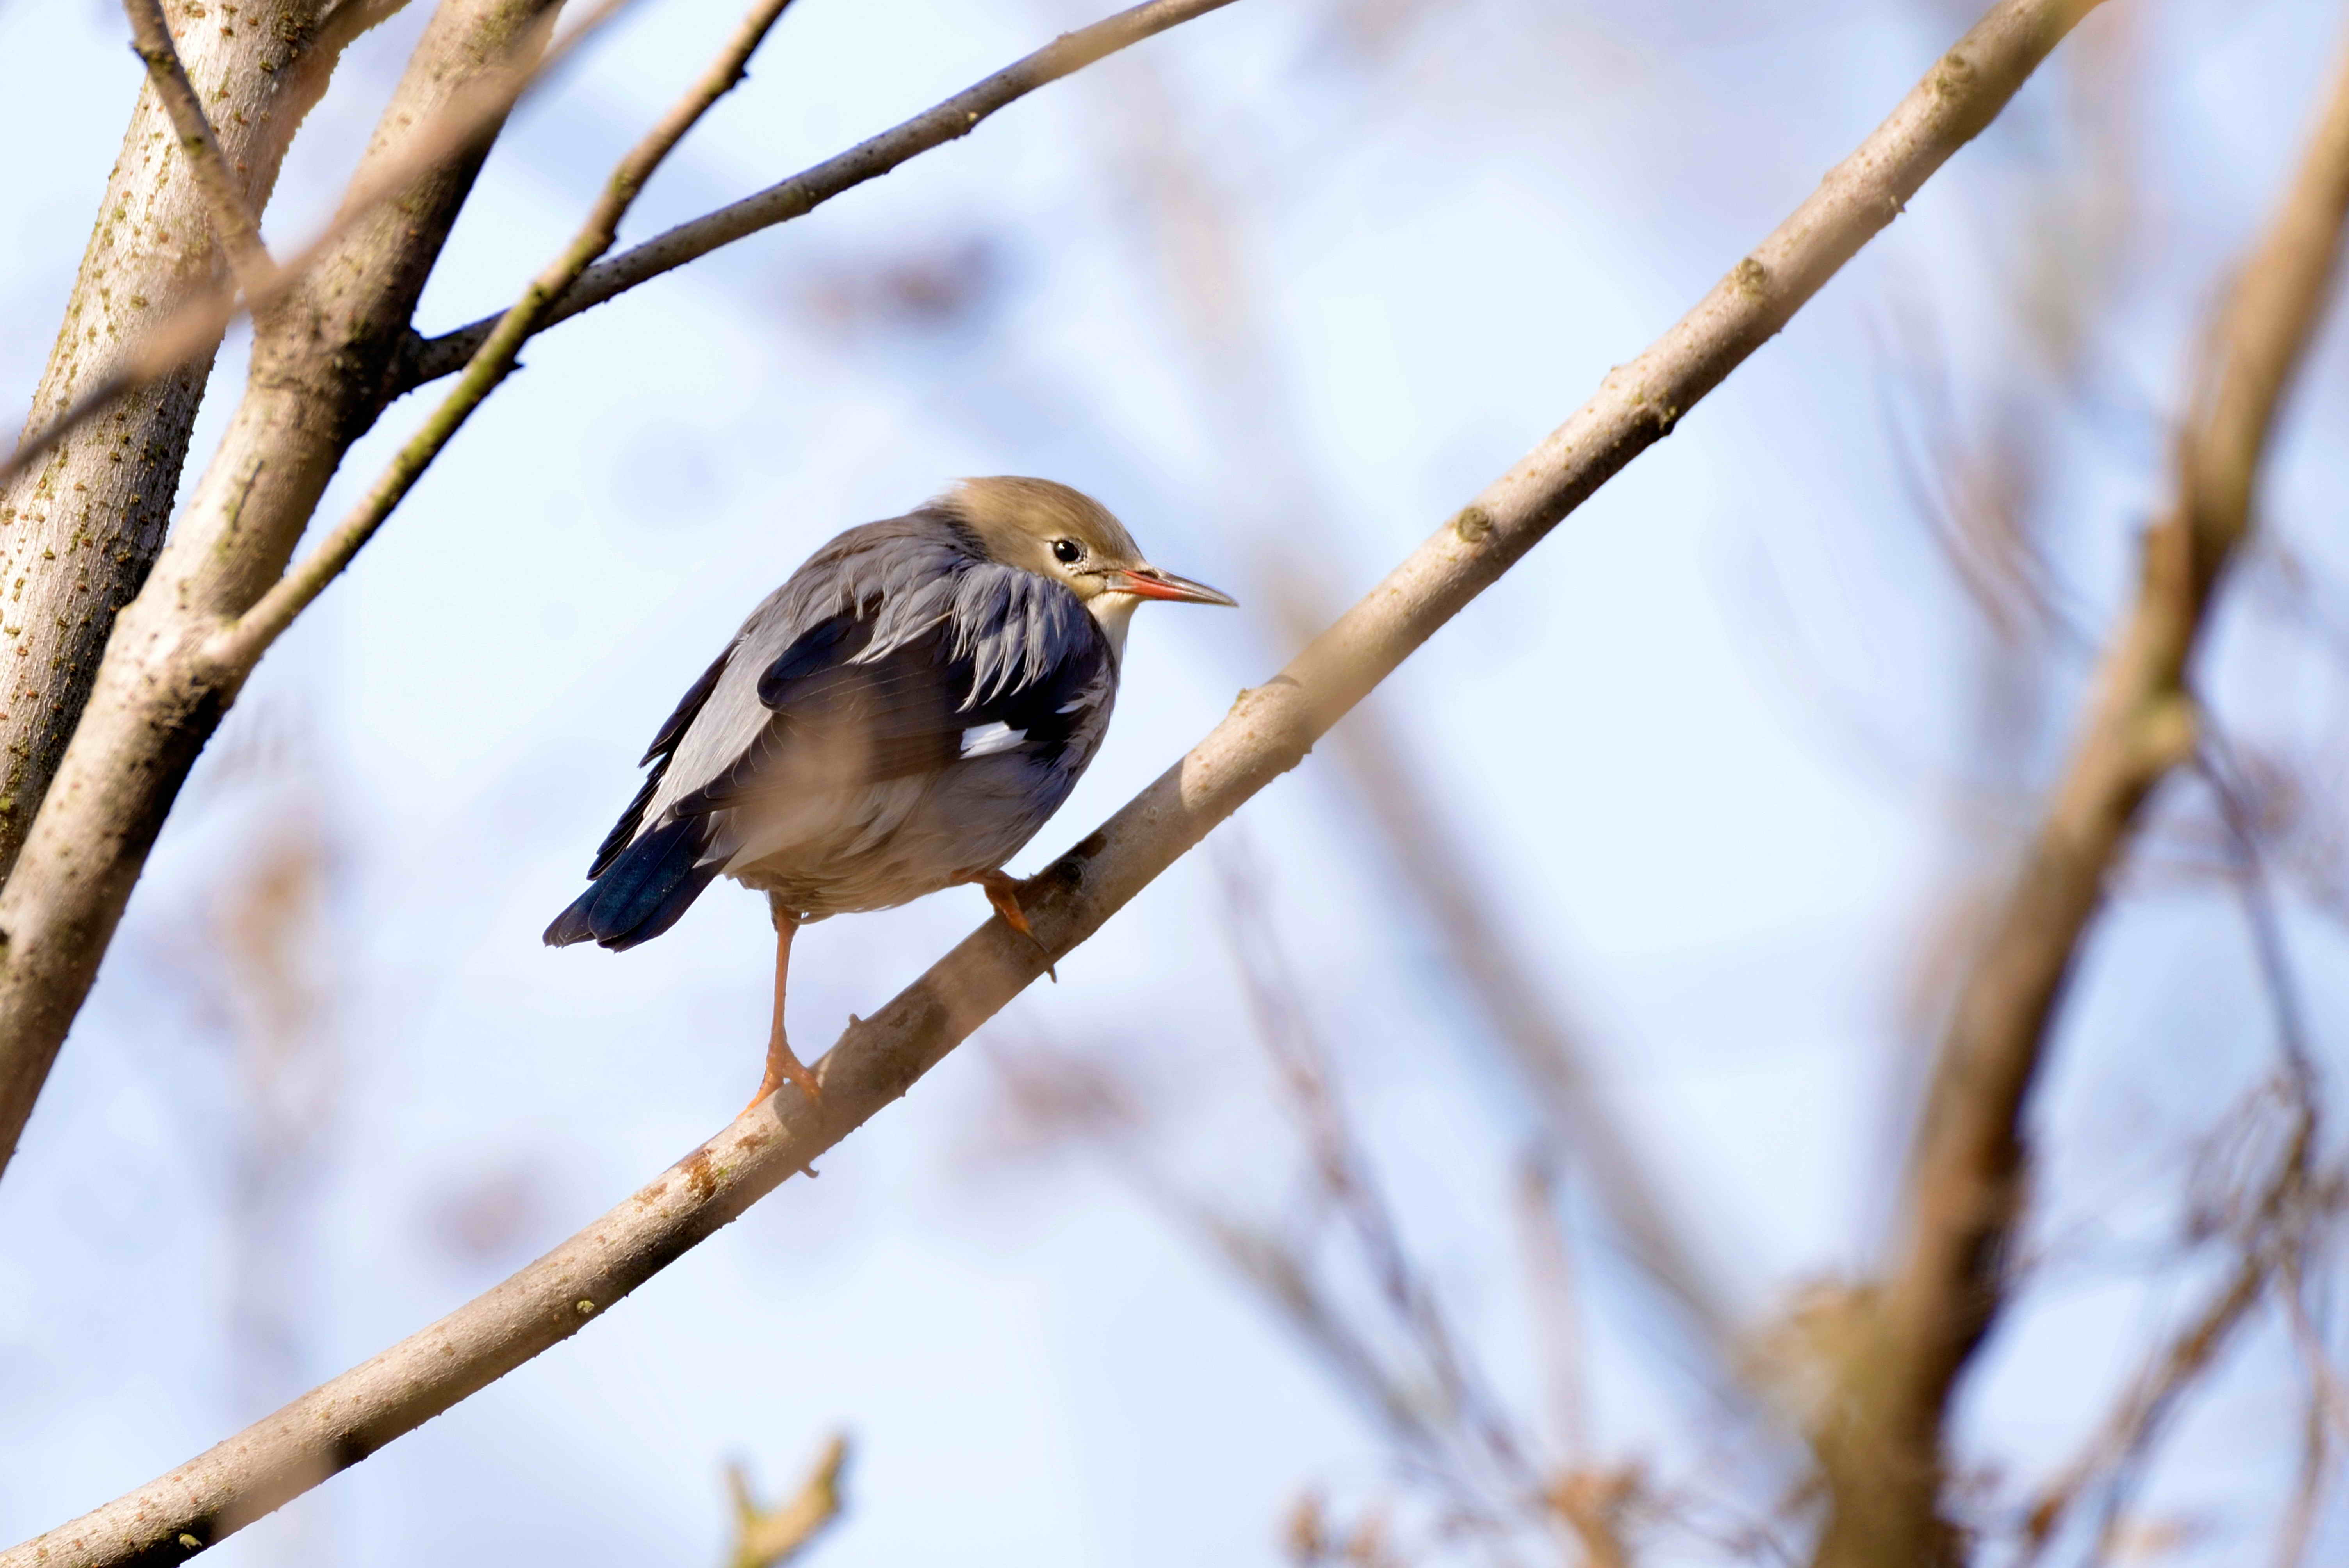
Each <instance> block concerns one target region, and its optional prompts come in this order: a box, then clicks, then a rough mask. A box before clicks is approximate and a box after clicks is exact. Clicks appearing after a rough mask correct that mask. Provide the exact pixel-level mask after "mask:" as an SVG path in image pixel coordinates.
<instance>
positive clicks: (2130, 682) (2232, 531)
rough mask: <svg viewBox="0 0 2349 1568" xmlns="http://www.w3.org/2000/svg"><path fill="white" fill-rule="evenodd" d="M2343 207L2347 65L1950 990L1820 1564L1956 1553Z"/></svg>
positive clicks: (2237, 297)
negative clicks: (1983, 1389) (2082, 976)
mask: <svg viewBox="0 0 2349 1568" xmlns="http://www.w3.org/2000/svg"><path fill="white" fill-rule="evenodd" d="M2344 211H2349V59H2344V64H2343V67H2342V71H2341V74H2340V76H2339V77H2337V79H2336V80H2335V82H2334V84H2333V88H2332V93H2331V97H2330V98H2329V99H2328V100H2327V103H2326V105H2325V107H2324V109H2323V116H2322V119H2321V120H2320V122H2319V124H2318V126H2317V128H2316V130H2315V133H2314V136H2313V139H2312V141H2311V144H2310V147H2309V150H2308V152H2307V154H2306V157H2305V159H2304V160H2303V162H2302V165H2301V167H2300V170H2299V171H2298V173H2297V174H2296V176H2295V177H2294V179H2293V181H2292V188H2291V190H2290V191H2289V192H2288V193H2287V195H2286V198H2285V201H2284V202H2283V206H2282V211H2281V212H2280V213H2279V215H2278V217H2277V218H2276V220H2275V222H2273V223H2272V224H2271V227H2270V228H2269V230H2268V232H2266V234H2265V235H2264V236H2263V237H2262V238H2261V242H2260V243H2259V244H2258V246H2257V247H2256V248H2255V249H2254V250H2253V251H2252V252H2251V255H2250V257H2249V258H2248V260H2247V261H2246V263H2245V264H2244V267H2243V271H2242V273H2240V276H2239V278H2238V279H2237V282H2236V284H2235V287H2234V290H2233V292H2232V294H2231V296H2230V300H2229V302H2228V304H2227V307H2226V310H2225V312H2224V314H2223V315H2221V317H2220V322H2219V325H2218V330H2217V331H2216V333H2215V334H2214V335H2213V336H2212V338H2211V340H2210V344H2209V349H2208V351H2207V353H2208V360H2207V363H2206V364H2205V365H2204V366H2202V367H2201V369H2200V371H2199V377H2198V383H2199V390H2200V396H2199V397H2198V399H2197V406H2196V408H2195V417H2194V418H2193V420H2192V421H2191V422H2190V423H2189V426H2188V428H2187V429H2186V430H2185V431H2184V432H2183V434H2182V436H2181V438H2180V440H2179V443H2178V477H2177V499H2176V500H2175V501H2174V503H2173V504H2172V507H2171V510H2170V511H2169V512H2168V515H2166V516H2165V517H2164V518H2162V519H2161V521H2158V523H2156V524H2155V526H2154V527H2153V528H2152V529H2151V530H2149V531H2148V532H2147V536H2146V541H2145V559H2144V571H2143V576H2142V580H2141V583H2140V586H2139V591H2138V596H2137V603H2136V605H2135V607H2134V609H2133V610H2132V611H2131V612H2130V614H2129V616H2128V619H2127V622H2126V624H2124V626H2123V627H2122V630H2121V632H2120V634H2119V635H2118V636H2117V638H2116V640H2115V642H2114V643H2113V645H2112V646H2111V647H2110V649H2109V650H2108V651H2107V653H2106V655H2105V658H2104V661H2103V663H2102V665H2101V666H2100V668H2099V670H2098V672H2097V676H2096V681H2095V688H2094V693H2093V696H2092V698H2091V701H2090V704H2089V708H2088V712H2087V716H2086V717H2085V721H2084V723H2083V725H2082V728H2081V731H2080V735H2079V738H2078V740H2077V742H2076V744H2075V748H2074V750H2073V753H2072V757H2071V759H2070V761H2069V763H2068V765H2067V766H2066V768H2065V769H2064V776H2063V779H2062V780H2061V782H2060V783H2059V785H2058V786H2057V788H2056V790H2055V793H2054V799H2053V800H2052V801H2051V802H2050V804H2049V807H2048V810H2047V814H2046V817H2045V819H2044V820H2043V821H2042V823H2041V824H2040V827H2039V830H2038V832H2037V834H2036V836H2035V837H2034V839H2033V842H2032V844H2031V847H2030V850H2029V851H2028V853H2027V855H2026V857H2025V860H2024V862H2023V867H2022V870H2021V872H2020V874H2019V875H2018V876H2017V877H2016V879H2015V882H2014V885H2013V891H2012V892H2010V893H2009V894H2008V896H2007V900H2006V903H2005V905H2004V907H2003V909H2002V911H2001V912H2000V913H1999V915H1998V917H1997V919H1996V920H1995V922H1994V923H1993V924H1992V934H1991V937H1990V939H1989V941H1988V943H1987V944H1985V946H1984V947H1983V949H1982V954H1981V956H1980V958H1979V959H1978V960H1977V961H1976V963H1975V965H1974V968H1973V970H1972V972H1971V975H1969V976H1968V978H1967V980H1966V983H1965V985H1963V987H1962V988H1961V992H1960V994H1959V996H1958V1000H1957V1004H1956V1006H1955V1008H1954V1009H1953V1011H1952V1014H1951V1021H1950V1025H1949V1029H1948V1032H1947V1034H1946V1036H1945V1037H1944V1038H1943V1040H1942V1042H1941V1047H1940V1056H1939V1059H1938V1061H1937V1064H1936V1068H1935V1072H1934V1078H1933V1081H1932V1085H1931V1087H1930V1090H1929V1091H1928V1094H1927V1098H1926V1101H1925V1106H1924V1110H1923V1114H1922V1117H1921V1119H1920V1124H1919V1128H1918V1131H1917V1138H1916V1143H1915V1146H1914V1149H1913V1150H1912V1152H1911V1161H1910V1171H1909V1178H1908V1186H1907V1203H1906V1219H1905V1222H1904V1232H1903V1234H1902V1235H1901V1237H1900V1239H1899V1242H1898V1243H1897V1244H1896V1250H1895V1252H1894V1253H1893V1257H1892V1264H1891V1268H1890V1270H1889V1274H1888V1275H1887V1277H1886V1278H1885V1280H1884V1281H1883V1283H1882V1284H1881V1286H1880V1288H1879V1289H1878V1291H1877V1292H1876V1294H1875V1303H1876V1307H1875V1313H1874V1321H1873V1325H1872V1330H1871V1333H1870V1334H1869V1335H1868V1336H1866V1338H1865V1340H1864V1342H1863V1343H1862V1344H1861V1345H1860V1346H1858V1347H1857V1349H1856V1350H1855V1353H1854V1354H1853V1355H1852V1356H1851V1357H1850V1359H1849V1362H1848V1364H1847V1366H1846V1367H1844V1368H1843V1376H1844V1377H1845V1379H1846V1387H1847V1398H1846V1399H1845V1400H1843V1401H1841V1402H1840V1403H1839V1404H1838V1406H1837V1409H1838V1412H1839V1416H1838V1421H1839V1425H1838V1427H1837V1430H1835V1431H1833V1432H1831V1433H1829V1434H1827V1435H1826V1436H1827V1439H1828V1445H1829V1449H1830V1463H1829V1470H1830V1480H1831V1481H1832V1482H1833V1485H1834V1491H1835V1502H1834V1511H1833V1513H1832V1515H1831V1517H1830V1522H1829V1526H1828V1529H1827V1531H1826V1535H1825V1536H1824V1538H1823V1540H1822V1542H1821V1546H1820V1552H1819V1561H1820V1562H1821V1563H1823V1564H1829V1565H1834V1568H1846V1565H1848V1568H1859V1565H1861V1564H1870V1563H1887V1562H1900V1563H1934V1562H1954V1561H1955V1560H1956V1552H1957V1545H1956V1542H1955V1539H1954V1536H1953V1534H1952V1532H1951V1531H1950V1529H1949V1527H1948V1526H1947V1525H1946V1524H1944V1523H1943V1522H1941V1521H1940V1518H1939V1515H1938V1512H1937V1503H1938V1494H1939V1490H1940V1470H1941V1459H1940V1432H1941V1425H1942V1419H1943V1413H1944V1411H1945V1409H1946V1408H1947V1405H1948V1402H1949V1398H1950V1394H1951V1389H1952V1388H1953V1387H1955V1385H1956V1383H1957V1379H1958V1377H1959V1375H1960V1374H1961V1372H1962V1371H1963V1370H1964V1368H1965V1366H1966V1363H1967V1361H1968V1360H1969V1359H1970V1358H1971V1356H1972V1355H1973V1352H1974V1350H1975V1348H1976V1346H1979V1345H1980V1344H1981V1343H1982V1338H1983V1336H1985V1335H1986V1334H1987V1333H1988V1332H1989V1331H1990V1327H1991V1325H1992V1321H1993V1319H1994V1318H1995V1316H1996V1315H1997V1312H1998V1309H1999V1306H2000V1305H2001V1303H2002V1297H2003V1280H2002V1261H2003V1257H2004V1253H2005V1250H2006V1247H2007V1244H2008V1241H2009V1239H2010V1237H2011V1235H2012V1233H2013V1227H2014V1224H2015V1222H2016V1221H2017V1219H2018V1218H2019V1216H2020V1213H2021V1210H2022V1198H2023V1161H2024V1151H2023V1141H2022V1134H2021V1120H2022V1116H2023V1108H2024V1105H2025V1102H2026V1100H2027V1098H2028V1096H2029V1093H2030V1089H2031V1086H2032V1082H2033V1078H2035V1076H2036V1075H2037V1072H2038V1069H2039V1066H2040V1063H2041V1061H2042V1060H2043V1059H2044V1056H2045V1054H2046V1047H2047V1040H2048V1034H2049V1029H2050V1026H2051V1024H2052V1022H2053V1019H2054V1013H2055V1009H2056V1006H2057V1004H2058V1002H2059V1001H2060V999H2061V997H2062V994H2063V989H2064V981H2065V979H2066V977H2067V976H2068V975H2069V974H2070V972H2071V966H2072V962H2073V957H2074V954H2075V953H2076V951H2077V950H2078V946H2079V943H2080V939H2081V936H2082V934H2083V933H2084V932H2085V930H2086V928H2087V925H2088V923H2089V921H2090V920H2091V919H2092V918H2093V917H2094V915H2095V912H2096V910H2097V908H2098V906H2099V905H2100V904H2101V903H2102V902H2103V893H2104V886H2105V881H2106V876H2107V874H2108V873H2109V872H2111V871H2112V870H2113V868H2114V867H2115V866H2116V864H2117V863H2118V862H2119V860H2120V858H2121V855H2122V853H2123V852H2124V851H2125V850H2126V849H2127V842H2128V837H2129V832H2130V829H2131V826H2132V824H2133V823H2134V821H2135V820H2136V817H2137V811H2138V809H2139V808H2140V807H2141V806H2142V805H2143V803H2144V801H2145V799H2146V797H2147V794H2148V793H2149V792H2150V791H2151V789H2152V788H2153V786H2154V785H2155V783H2156V782H2158V780H2159V779H2161V778H2162V776H2163V775H2164V774H2166V773H2167V772H2168V770H2169V769H2171V768H2173V767H2174V766H2176V765H2177V764H2178V763H2179V762H2181V761H2185V760H2187V759H2189V758H2190V757H2191V755H2192V753H2193V748H2194V741H2195V731H2196V727H2197V725H2196V717H2195V713H2194V709H2193V706H2192V704H2191V702H2190V700H2189V697H2188V695H2187V692H2186V688H2185V685H2184V680H2185V671H2186V665H2187V661H2188V659H2189V655H2191V654H2192V652H2193V650H2194V646H2195V644H2196V641H2197V639H2198V636H2199V632H2200V629H2201V625H2202V623H2203V619H2204V614H2205V612H2206V611H2207V609H2208V608H2209V603H2210V599H2211V594H2212V591H2213V589H2214V588H2215V587H2216V585H2217V583H2218V580H2219V576H2220V571H2221V569H2222V568H2223V567H2224V565H2225V564H2226V562H2227V559H2228V557H2229V554H2230V552H2231V551H2232V550H2233V548H2234V546H2235V545H2236V543H2237V542H2240V540H2241V538H2242V537H2243V535H2244V532H2245V531H2246V530H2247V529H2248V527H2249V526H2250V521H2251V498H2252V487H2253V480H2254V478H2255V476H2256V474H2257V471H2258V468H2259V463H2260V459H2261V455H2262V453H2263V451H2264V449H2265V445H2266V441H2267V437H2268V432H2269V429H2270V428H2271V425H2272V423H2273V419H2274V415H2275V410H2276V408H2277V407H2278V405H2279V403H2280V402H2281V400H2282V397H2283V396H2284V394H2285V392H2286V390H2287V389H2288V388H2289V386H2290V384H2291V379H2292V372H2293V370H2294V369H2295V368H2296V367H2297V366H2298V365H2299V363H2300V360H2301V357H2302V354H2303V353H2304V352H2305V350H2306V347H2307V344H2308V341H2309V338H2310V335H2311V334H2312V333H2313V330H2314V327H2315V324H2316V321H2317V318H2318V315H2319V314H2320V312H2321V310H2322V307H2323V303H2324V299H2325V295H2326V293H2327V285H2328V283H2329V280H2330V279H2331V277H2332V274H2333V266H2334V262H2335V259H2336V255H2337V253H2338V250H2339V245H2340V235H2341V223H2342V219H2343V214H2344Z"/></svg>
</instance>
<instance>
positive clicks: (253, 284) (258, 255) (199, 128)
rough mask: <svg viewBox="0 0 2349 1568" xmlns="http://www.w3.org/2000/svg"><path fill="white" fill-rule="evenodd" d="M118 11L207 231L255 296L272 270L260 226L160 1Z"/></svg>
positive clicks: (130, 2)
mask: <svg viewBox="0 0 2349 1568" xmlns="http://www.w3.org/2000/svg"><path fill="white" fill-rule="evenodd" d="M122 9H123V12H124V14H125V15H128V16H129V18H130V37H131V45H130V52H131V53H133V54H135V55H137V56H138V57H140V59H142V60H144V61H146V62H147V80H148V82H149V83H150V85H151V86H152V87H153V88H154V89H155V96H156V97H157V98H160V99H161V100H162V104H163V112H164V113H165V114H167V115H170V116H171V126H172V129H175V130H177V131H178V132H179V133H180V150H181V151H182V152H183V153H185V154H186V155H187V159H188V169H189V171H190V172H191V174H193V175H194V177H195V181H196V189H197V191H200V192H201V193H202V196H203V199H204V205H205V207H206V208H207V209H208V210H209V211H211V213H212V233H213V235H214V237H215V238H217V239H218V240H219V241H220V244H221V249H222V251H223V252H225V253H227V255H228V268H229V273H230V274H231V275H232V276H233V278H234V279H235V280H236V284H237V287H239V288H240V289H242V290H243V291H244V293H245V294H247V295H248V296H253V295H257V294H259V293H260V291H261V289H262V287H263V286H264V284H267V283H268V281H269V278H270V274H271V273H273V272H274V271H275V269H274V267H272V266H271V265H270V263H269V253H268V252H267V251H266V250H264V249H263V248H262V244H261V225H260V224H258V223H256V222H254V217H253V210H252V209H251V208H249V207H247V206H246V205H245V204H244V197H243V193H241V192H240V191H238V190H237V188H236V181H235V180H234V179H233V177H232V176H231V175H230V173H229V170H228V160H227V159H226V157H225V156H223V155H222V152H221V145H220V138H219V137H217V136H215V135H213V134H212V121H211V120H209V119H206V118H204V104H203V100H202V98H198V97H197V96H196V84H195V83H193V82H191V81H190V80H189V79H188V67H186V66H184V65H182V64H181V61H180V50H179V46H177V45H175V44H173V43H172V42H171V24H170V23H169V22H167V21H165V20H164V18H163V0H122Z"/></svg>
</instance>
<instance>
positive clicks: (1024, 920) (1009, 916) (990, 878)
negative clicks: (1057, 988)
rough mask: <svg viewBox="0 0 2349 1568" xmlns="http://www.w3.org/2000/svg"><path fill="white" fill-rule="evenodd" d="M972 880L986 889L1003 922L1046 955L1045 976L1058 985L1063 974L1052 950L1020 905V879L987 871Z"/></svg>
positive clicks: (989, 901) (989, 900) (989, 899)
mask: <svg viewBox="0 0 2349 1568" xmlns="http://www.w3.org/2000/svg"><path fill="white" fill-rule="evenodd" d="M971 880H972V881H973V882H977V883H978V885H979V887H980V888H981V889H982V890H983V891H985V892H986V894H987V902H988V903H991V904H993V905H994V906H995V913H998V914H999V915H1001V916H1002V917H1003V923H1004V924H1006V925H1008V926H1009V927H1010V928H1011V929H1012V930H1014V931H1016V932H1018V933H1019V934H1020V935H1022V936H1024V937H1026V938H1027V939H1028V940H1029V941H1030V942H1031V943H1034V944H1035V945H1036V951H1037V952H1039V953H1040V954H1043V955H1044V977H1045V978H1046V979H1048V980H1050V981H1051V983H1052V984H1053V985H1059V984H1060V983H1061V976H1060V975H1059V973H1058V972H1057V971H1055V970H1054V969H1053V967H1052V951H1051V949H1050V948H1049V947H1046V946H1045V945H1044V939H1043V938H1042V937H1040V936H1039V935H1037V934H1036V930H1035V927H1033V926H1031V925H1030V924H1029V923H1028V912H1027V911H1026V910H1024V909H1021V908H1020V907H1019V881H1018V879H1016V878H1014V877H1009V876H1006V875H1005V874H1004V873H1003V872H982V873H980V874H979V875H978V876H976V877H973V878H972V879H971Z"/></svg>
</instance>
